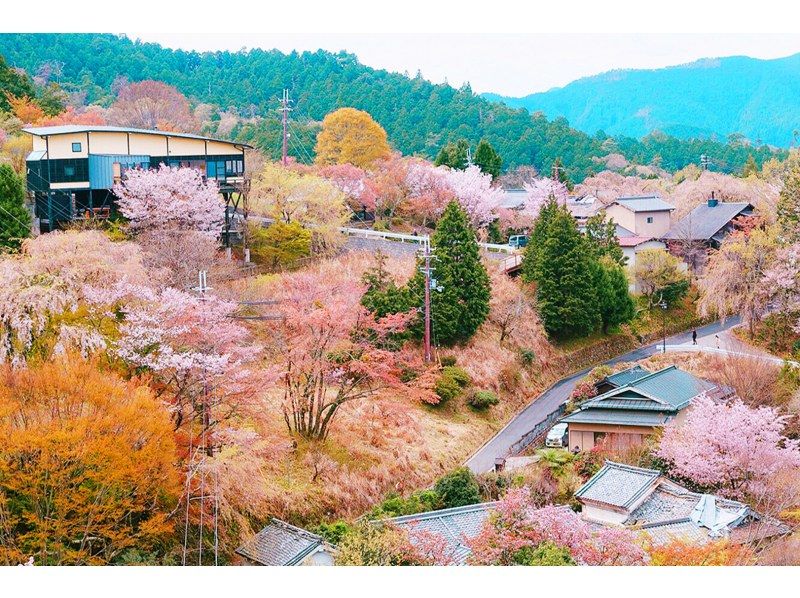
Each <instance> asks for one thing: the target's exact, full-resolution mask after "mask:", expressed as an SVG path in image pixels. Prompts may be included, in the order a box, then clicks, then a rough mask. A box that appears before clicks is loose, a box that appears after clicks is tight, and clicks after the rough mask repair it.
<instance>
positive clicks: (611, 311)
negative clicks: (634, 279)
mask: <svg viewBox="0 0 800 598" xmlns="http://www.w3.org/2000/svg"><path fill="white" fill-rule="evenodd" d="M595 264H596V268H597V275H596V277H597V278H596V280H597V282H596V284H595V287H596V289H597V300H598V302H599V308H600V319H601V321H602V323H603V333H604V334H607V333H608V329H609V328H613V327H614V326H619V325H620V324H624V323H625V322H630V321H631V320H632V319H633V316H635V315H636V306H635V304H634V303H633V298H632V297H631V295H630V293H629V292H628V277H627V276H626V275H625V270H624V269H623V268H622V266H620V265H619V263H618V262H616V261H614V260H613V259H612V258H610V257H609V256H604V257H602V258H601V259H600V260H599V261H597V262H595Z"/></svg>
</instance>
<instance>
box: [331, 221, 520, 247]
mask: <svg viewBox="0 0 800 598" xmlns="http://www.w3.org/2000/svg"><path fill="white" fill-rule="evenodd" d="M339 230H340V231H342V232H343V233H344V234H346V235H347V236H349V237H362V238H364V239H382V240H387V241H398V242H400V243H419V244H421V245H426V244H427V243H430V237H429V236H428V235H408V234H405V233H393V232H389V231H383V230H372V229H365V228H350V227H342V228H340V229H339ZM478 245H479V246H480V247H481V249H485V250H486V251H490V252H493V253H511V254H513V253H515V251H516V250H515V249H514V248H513V247H511V246H510V245H498V244H496V243H478Z"/></svg>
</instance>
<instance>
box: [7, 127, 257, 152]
mask: <svg viewBox="0 0 800 598" xmlns="http://www.w3.org/2000/svg"><path fill="white" fill-rule="evenodd" d="M22 130H23V131H25V132H26V133H30V134H31V135H36V136H39V137H41V136H45V135H67V134H70V133H140V134H143V135H167V136H169V137H182V138H185V139H200V140H202V141H219V142H221V143H230V144H234V145H238V146H241V147H252V146H251V145H248V144H246V143H240V142H238V141H229V140H227V139H217V138H215V137H204V136H202V135H194V134H193V133H175V132H173V131H156V130H152V129H133V128H130V127H112V126H106V125H58V126H53V127H26V128H24V129H22Z"/></svg>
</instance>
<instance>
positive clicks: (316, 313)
mask: <svg viewBox="0 0 800 598" xmlns="http://www.w3.org/2000/svg"><path fill="white" fill-rule="evenodd" d="M363 293H364V286H363V284H361V283H360V282H359V281H358V280H357V279H354V274H353V273H352V272H341V271H337V268H336V265H335V264H330V263H324V264H321V265H320V266H318V267H316V268H309V269H306V270H303V271H300V272H295V273H292V274H286V275H284V276H281V277H280V278H279V279H277V280H276V281H274V284H273V285H272V288H271V289H270V295H271V296H273V297H275V299H276V300H277V301H278V307H277V309H278V310H279V311H280V312H281V314H282V316H283V320H282V321H281V323H280V324H279V325H278V327H277V330H276V333H275V337H274V339H273V342H272V343H271V346H270V347H269V351H268V353H269V354H270V357H271V358H272V361H273V362H274V363H275V364H276V365H275V367H274V368H273V375H274V378H275V379H276V380H277V381H278V384H279V386H280V387H281V388H282V390H283V397H284V398H283V405H282V410H283V417H284V420H285V422H286V425H287V427H288V429H289V431H290V432H292V433H295V434H298V435H300V436H303V437H306V438H309V439H324V438H325V437H326V436H327V434H328V432H329V430H330V426H331V424H332V422H333V421H334V418H335V416H336V414H337V412H338V411H339V409H340V408H341V407H342V405H344V404H346V403H349V402H351V401H356V400H359V399H364V398H368V397H372V396H374V395H375V394H376V393H377V392H379V391H381V390H382V389H385V388H388V387H391V386H399V383H398V374H399V372H398V367H397V365H396V355H395V354H394V353H392V352H391V351H386V350H383V349H381V348H378V347H377V346H376V345H375V344H374V343H373V341H374V339H375V338H376V337H377V338H381V337H382V336H385V335H386V334H389V333H392V332H398V331H400V330H402V329H403V328H404V327H405V325H406V324H407V322H408V319H409V317H410V316H409V315H408V314H396V315H392V316H387V318H384V319H382V320H375V318H374V317H373V316H372V314H371V313H370V312H369V311H368V310H367V309H366V308H365V307H364V306H363V305H361V297H362V295H363Z"/></svg>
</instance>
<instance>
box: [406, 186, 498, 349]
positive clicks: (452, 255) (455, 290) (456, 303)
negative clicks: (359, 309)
mask: <svg viewBox="0 0 800 598" xmlns="http://www.w3.org/2000/svg"><path fill="white" fill-rule="evenodd" d="M432 244H433V247H434V250H435V254H436V259H435V260H432V262H433V263H432V267H433V268H435V271H434V272H433V278H435V280H436V283H437V288H438V289H439V290H432V291H431V319H432V326H431V328H432V331H433V339H434V341H435V342H436V343H441V344H444V345H452V344H453V343H456V342H461V341H466V340H467V339H469V338H470V337H471V336H472V335H473V334H475V332H476V331H477V330H478V328H479V327H480V325H481V324H483V322H484V320H486V316H488V315H489V299H490V297H491V285H490V283H489V275H488V274H487V272H486V268H485V267H484V265H483V263H482V262H481V257H480V252H479V250H478V242H477V240H476V238H475V231H474V230H473V229H472V227H471V226H470V224H469V217H468V216H467V214H466V212H465V211H464V210H463V209H461V206H459V205H458V203H456V202H455V201H451V202H450V203H449V204H448V205H447V208H446V209H445V211H444V213H443V214H442V217H441V218H440V219H439V222H438V224H437V225H436V232H435V233H434V235H433V238H432ZM424 284H425V277H424V274H423V273H422V272H421V271H419V270H418V271H417V273H416V274H415V275H414V278H412V279H411V281H410V282H409V290H410V291H411V295H412V296H413V297H414V298H415V299H417V300H418V301H419V303H418V305H419V306H420V307H422V298H423V297H424V292H425V287H424ZM420 315H421V314H420ZM413 330H414V333H415V334H416V335H417V336H420V337H421V336H422V333H423V323H422V318H421V317H420V318H419V320H418V321H417V322H416V323H415V324H414V326H413Z"/></svg>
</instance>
